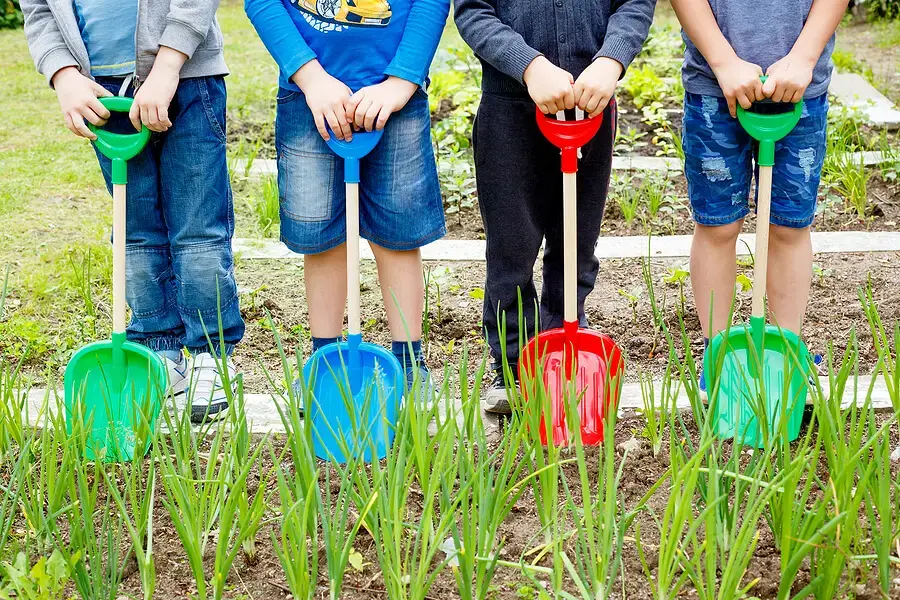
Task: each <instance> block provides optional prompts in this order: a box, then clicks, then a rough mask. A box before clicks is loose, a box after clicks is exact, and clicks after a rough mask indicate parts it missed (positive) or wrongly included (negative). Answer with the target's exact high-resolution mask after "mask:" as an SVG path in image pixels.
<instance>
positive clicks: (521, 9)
mask: <svg viewBox="0 0 900 600" xmlns="http://www.w3.org/2000/svg"><path fill="white" fill-rule="evenodd" d="M655 6H656V0H614V1H612V2H596V3H595V2H573V1H572V0H554V1H541V0H456V1H455V7H456V12H455V15H456V24H457V27H458V28H459V32H460V34H461V35H462V37H463V39H464V40H465V41H466V42H467V43H468V44H469V45H470V46H471V47H472V48H473V50H474V51H475V54H476V55H477V56H478V58H479V59H480V60H481V63H482V65H483V78H482V90H483V97H482V100H481V106H480V107H479V109H478V116H477V119H476V121H475V130H474V133H473V139H474V147H475V148H474V149H475V168H476V178H477V187H478V199H479V206H480V208H481V215H482V219H483V220H484V230H485V237H486V239H487V280H486V282H485V289H484V313H483V322H484V328H485V332H486V336H487V341H488V344H489V346H490V349H491V357H492V359H493V367H494V373H495V374H494V377H493V380H492V382H491V384H490V386H489V388H488V390H487V392H486V393H485V397H484V402H483V405H484V408H485V410H487V411H489V412H496V413H509V412H510V406H509V402H508V399H507V391H506V386H507V385H510V386H512V385H515V384H516V382H515V381H505V379H504V375H503V374H504V369H503V363H504V361H505V362H507V364H508V365H509V368H510V373H511V374H512V376H513V378H515V377H516V376H517V373H518V366H517V364H518V358H519V344H520V335H521V336H523V337H522V339H521V342H522V343H524V342H525V341H526V340H525V339H524V338H525V336H531V335H533V334H534V331H535V325H536V323H535V312H536V311H537V310H539V317H538V319H539V323H538V324H537V325H539V328H540V329H541V330H546V329H553V328H556V327H561V326H562V322H563V264H562V254H563V251H562V243H563V236H562V205H563V198H562V175H561V173H560V168H559V164H560V163H559V161H560V158H559V150H557V149H556V148H555V147H553V146H552V145H551V144H550V143H549V142H548V141H546V140H545V139H544V137H543V135H542V134H541V133H540V131H539V130H538V127H537V124H536V122H535V110H534V107H535V105H537V106H538V107H539V108H540V109H541V111H542V112H544V113H545V114H550V113H556V112H558V111H560V110H563V109H574V108H575V107H576V106H577V107H578V108H580V109H582V110H584V111H585V112H586V113H587V114H588V115H589V116H590V117H599V116H600V115H602V116H603V125H602V128H601V129H600V132H599V133H598V134H597V136H596V137H595V138H594V139H593V140H592V141H591V142H590V143H588V144H587V145H586V146H585V147H584V148H583V149H582V160H581V161H580V166H579V170H578V250H577V254H578V319H579V323H580V325H581V326H582V327H586V326H587V319H586V318H585V314H584V300H585V298H586V297H587V295H588V294H589V293H590V292H591V291H592V290H593V289H594V283H595V281H596V278H597V271H598V267H599V262H598V260H597V258H596V257H595V256H594V248H595V246H596V243H597V238H598V237H599V235H600V223H601V220H602V218H603V210H604V207H605V204H606V195H607V190H608V187H609V176H610V169H611V166H612V152H613V143H614V141H615V132H616V106H615V99H614V92H615V90H616V86H617V84H618V81H619V80H620V79H621V78H622V75H623V73H624V72H625V69H626V68H627V67H628V65H629V64H630V63H631V61H632V60H634V57H635V56H636V55H637V53H638V52H639V51H640V49H641V47H642V46H643V44H644V41H645V40H646V38H647V33H648V31H649V29H650V22H651V20H652V19H653V11H654V8H655ZM545 239H546V248H545V250H544V261H543V263H544V264H543V289H542V292H541V298H540V301H538V296H537V291H536V289H535V285H534V280H533V272H534V263H535V261H536V260H537V256H538V252H539V251H540V248H541V243H542V242H543V241H544V240H545ZM520 294H521V299H522V310H523V311H524V314H522V315H521V317H522V322H523V323H524V330H523V331H520V330H519V320H520V315H519V309H518V304H519V295H520ZM538 306H539V309H538Z"/></svg>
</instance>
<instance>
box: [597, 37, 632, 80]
mask: <svg viewBox="0 0 900 600" xmlns="http://www.w3.org/2000/svg"><path fill="white" fill-rule="evenodd" d="M635 56H637V50H635V48H634V44H632V43H631V42H630V41H628V40H627V39H625V38H621V37H616V36H609V35H608V36H606V39H605V40H603V46H602V47H601V48H600V51H599V52H598V53H597V54H595V55H594V60H597V59H598V58H600V57H605V58H611V59H613V60H615V61H618V62H619V64H621V65H622V75H620V76H619V79H621V78H622V77H625V71H627V70H628V66H629V65H630V64H631V62H632V61H633V60H634V57H635Z"/></svg>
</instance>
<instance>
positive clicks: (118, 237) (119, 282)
mask: <svg viewBox="0 0 900 600" xmlns="http://www.w3.org/2000/svg"><path fill="white" fill-rule="evenodd" d="M125 206H126V203H125V185H123V184H119V183H117V184H114V185H113V235H112V238H113V273H112V279H113V281H112V283H113V333H124V332H125V326H126V323H125V306H126V302H125V236H126V235H127V234H126V230H125Z"/></svg>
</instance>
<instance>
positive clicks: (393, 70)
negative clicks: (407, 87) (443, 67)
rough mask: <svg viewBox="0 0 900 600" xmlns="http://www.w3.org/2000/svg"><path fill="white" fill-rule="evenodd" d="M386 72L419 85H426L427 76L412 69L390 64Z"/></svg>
mask: <svg viewBox="0 0 900 600" xmlns="http://www.w3.org/2000/svg"><path fill="white" fill-rule="evenodd" d="M384 74H385V75H386V76H387V77H399V78H400V79H403V80H406V81H408V82H410V83H414V84H416V85H417V86H419V87H424V86H425V77H423V76H421V75H419V74H418V73H415V72H413V71H411V70H408V69H404V68H403V67H397V66H394V65H388V68H387V69H385V70H384Z"/></svg>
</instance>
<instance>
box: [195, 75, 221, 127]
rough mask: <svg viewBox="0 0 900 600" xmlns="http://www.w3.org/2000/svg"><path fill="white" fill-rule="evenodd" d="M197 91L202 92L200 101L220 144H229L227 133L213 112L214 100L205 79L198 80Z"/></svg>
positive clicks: (199, 78)
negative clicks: (210, 95)
mask: <svg viewBox="0 0 900 600" xmlns="http://www.w3.org/2000/svg"><path fill="white" fill-rule="evenodd" d="M197 89H198V90H199V91H200V101H201V102H202V103H203V109H204V111H205V112H206V118H207V120H208V121H209V125H210V127H211V128H212V130H213V133H214V134H215V136H216V138H218V139H219V141H220V142H222V143H223V144H225V143H227V141H228V140H227V137H226V136H225V131H224V130H223V129H222V126H221V125H219V121H218V120H217V119H216V116H215V113H214V111H213V106H212V100H210V97H209V89H208V88H207V87H206V78H205V77H198V78H197Z"/></svg>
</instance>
